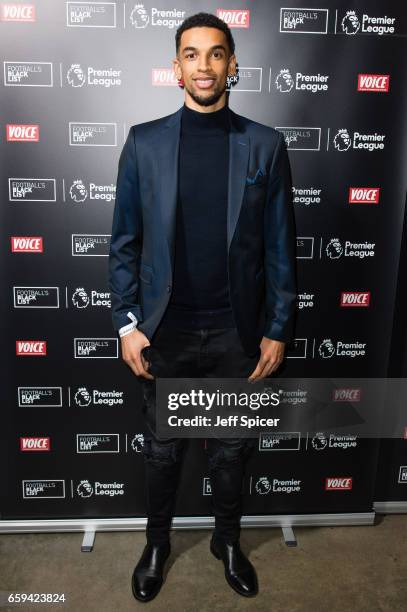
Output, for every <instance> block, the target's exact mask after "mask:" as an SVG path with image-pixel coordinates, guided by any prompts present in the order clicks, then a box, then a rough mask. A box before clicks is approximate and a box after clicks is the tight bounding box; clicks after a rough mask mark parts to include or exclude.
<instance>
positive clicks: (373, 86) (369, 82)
mask: <svg viewBox="0 0 407 612" xmlns="http://www.w3.org/2000/svg"><path fill="white" fill-rule="evenodd" d="M389 81H390V75H389V74H358V91H379V92H382V93H387V92H388V91H389Z"/></svg>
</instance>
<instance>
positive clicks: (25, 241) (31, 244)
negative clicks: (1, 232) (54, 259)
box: [11, 236, 44, 253]
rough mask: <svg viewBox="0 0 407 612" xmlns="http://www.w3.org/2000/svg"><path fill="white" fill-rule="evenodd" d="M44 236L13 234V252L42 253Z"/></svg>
mask: <svg viewBox="0 0 407 612" xmlns="http://www.w3.org/2000/svg"><path fill="white" fill-rule="evenodd" d="M43 250H44V249H43V244H42V236H11V252H12V253H42V252H43Z"/></svg>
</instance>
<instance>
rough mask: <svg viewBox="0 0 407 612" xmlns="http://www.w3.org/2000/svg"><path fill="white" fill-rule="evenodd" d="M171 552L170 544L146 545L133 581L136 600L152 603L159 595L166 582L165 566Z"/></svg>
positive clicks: (132, 585)
mask: <svg viewBox="0 0 407 612" xmlns="http://www.w3.org/2000/svg"><path fill="white" fill-rule="evenodd" d="M170 552H171V545H170V544H169V543H167V544H148V543H147V544H146V546H145V548H144V550H143V553H142V555H141V557H140V560H139V562H138V563H137V565H136V567H135V568H134V572H133V576H132V579H131V588H132V591H133V595H134V597H135V598H136V599H138V600H139V601H150V600H151V599H154V597H155V596H156V595H158V593H159V591H160V589H161V587H162V584H163V582H164V580H163V569H164V564H165V561H166V560H167V559H168V557H169V556H170Z"/></svg>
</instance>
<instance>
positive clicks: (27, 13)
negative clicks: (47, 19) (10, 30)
mask: <svg viewBox="0 0 407 612" xmlns="http://www.w3.org/2000/svg"><path fill="white" fill-rule="evenodd" d="M1 21H35V5H34V4H14V3H13V4H2V5H1Z"/></svg>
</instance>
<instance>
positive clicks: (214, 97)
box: [184, 82, 226, 106]
mask: <svg viewBox="0 0 407 612" xmlns="http://www.w3.org/2000/svg"><path fill="white" fill-rule="evenodd" d="M184 87H185V89H186V90H187V92H188V93H189V95H190V96H191V98H192V99H193V100H194V102H196V103H197V104H199V105H200V106H211V105H212V104H215V103H216V102H217V101H218V100H219V99H220V98H221V96H222V95H223V92H224V91H225V89H226V82H225V84H224V85H223V87H222V85H221V84H218V83H216V84H215V88H214V90H213V92H212V93H211V94H210V95H209V96H202V95H200V94H196V93H195V92H193V91H191V89H190V88H189V87H187V86H186V85H184Z"/></svg>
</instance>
